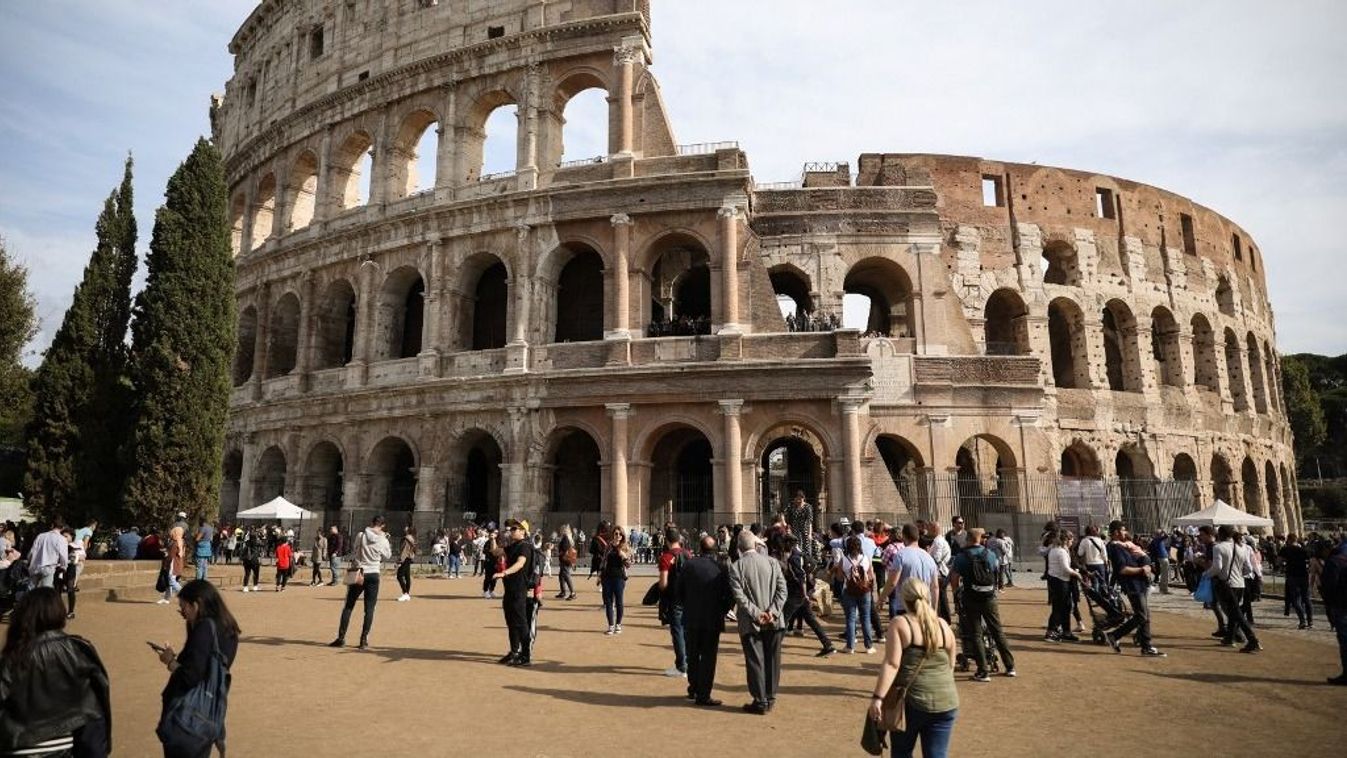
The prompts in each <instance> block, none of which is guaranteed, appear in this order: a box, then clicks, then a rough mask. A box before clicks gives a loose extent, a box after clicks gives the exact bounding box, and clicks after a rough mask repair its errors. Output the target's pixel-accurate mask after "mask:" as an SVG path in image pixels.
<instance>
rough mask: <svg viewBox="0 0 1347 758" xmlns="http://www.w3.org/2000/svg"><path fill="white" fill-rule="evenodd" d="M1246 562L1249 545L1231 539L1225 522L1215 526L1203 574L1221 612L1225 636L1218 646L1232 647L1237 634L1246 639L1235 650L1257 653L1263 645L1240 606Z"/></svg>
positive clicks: (1232, 536)
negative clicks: (1214, 539)
mask: <svg viewBox="0 0 1347 758" xmlns="http://www.w3.org/2000/svg"><path fill="white" fill-rule="evenodd" d="M1248 564H1249V548H1248V547H1246V546H1245V545H1244V544H1243V543H1242V542H1240V541H1238V540H1236V539H1235V528H1234V527H1232V526H1229V525H1225V526H1222V527H1220V528H1219V529H1217V530H1216V544H1215V546H1213V547H1212V549H1211V567H1210V568H1208V569H1207V570H1206V576H1209V577H1211V584H1212V590H1213V592H1214V593H1215V595H1216V602H1217V603H1219V604H1220V606H1221V610H1222V611H1224V613H1225V636H1224V637H1222V638H1221V646H1222V647H1234V646H1235V642H1234V637H1235V635H1236V634H1237V633H1238V634H1240V635H1242V636H1243V637H1244V639H1245V640H1246V642H1245V644H1244V647H1242V648H1240V649H1239V651H1240V652H1241V653H1257V652H1258V651H1260V650H1262V649H1263V646H1262V645H1261V644H1259V642H1258V635H1257V634H1255V633H1254V631H1253V627H1252V626H1250V624H1249V620H1248V619H1247V618H1245V616H1244V611H1243V610H1241V609H1240V604H1241V603H1242V602H1243V600H1244V574H1245V569H1246V567H1247V566H1248Z"/></svg>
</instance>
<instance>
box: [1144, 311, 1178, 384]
mask: <svg viewBox="0 0 1347 758" xmlns="http://www.w3.org/2000/svg"><path fill="white" fill-rule="evenodd" d="M1151 355H1152V357H1153V358H1155V374H1156V376H1157V378H1159V380H1160V383H1161V384H1162V385H1165V386H1168V387H1182V386H1183V377H1184V370H1183V351H1182V350H1180V349H1179V324H1178V322H1177V321H1175V320H1174V314H1173V313H1171V312H1170V310H1169V309H1168V308H1166V307H1164V306H1163V305H1158V306H1156V307H1155V309H1154V310H1152V311H1151Z"/></svg>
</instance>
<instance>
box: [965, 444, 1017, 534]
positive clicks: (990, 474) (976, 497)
mask: <svg viewBox="0 0 1347 758" xmlns="http://www.w3.org/2000/svg"><path fill="white" fill-rule="evenodd" d="M954 472H955V487H956V489H955V492H956V494H957V497H958V505H957V508H958V510H957V514H956V515H961V516H963V518H964V520H965V521H966V522H969V523H971V525H973V526H978V525H980V524H979V516H980V515H981V514H983V513H991V512H1004V511H1013V510H1019V507H1020V498H1019V486H1018V469H1017V464H1016V460H1015V449H1014V448H1013V447H1011V445H1010V444H1009V443H1008V442H1006V441H1005V440H1003V439H1001V438H1000V437H997V436H996V435H994V434H975V435H973V436H971V437H969V438H968V439H966V440H964V441H963V444H961V445H959V448H958V449H957V450H956V451H955V452H954Z"/></svg>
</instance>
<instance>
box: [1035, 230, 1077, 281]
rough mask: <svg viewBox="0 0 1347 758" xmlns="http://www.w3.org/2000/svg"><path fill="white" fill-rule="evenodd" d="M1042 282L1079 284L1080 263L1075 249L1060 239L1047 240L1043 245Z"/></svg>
mask: <svg viewBox="0 0 1347 758" xmlns="http://www.w3.org/2000/svg"><path fill="white" fill-rule="evenodd" d="M1041 266H1042V270H1043V283H1044V284H1064V285H1068V286H1071V287H1078V286H1080V264H1079V263H1078V261H1077V259H1076V249H1075V248H1073V247H1071V245H1070V244H1068V243H1066V242H1062V241H1060V240H1058V241H1055V242H1049V243H1048V244H1047V245H1045V246H1044V247H1043V261H1042V264H1041Z"/></svg>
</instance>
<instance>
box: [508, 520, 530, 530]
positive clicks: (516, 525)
mask: <svg viewBox="0 0 1347 758" xmlns="http://www.w3.org/2000/svg"><path fill="white" fill-rule="evenodd" d="M505 528H506V529H525V530H527V527H525V526H524V524H523V522H521V521H517V520H515V519H506V520H505Z"/></svg>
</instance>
